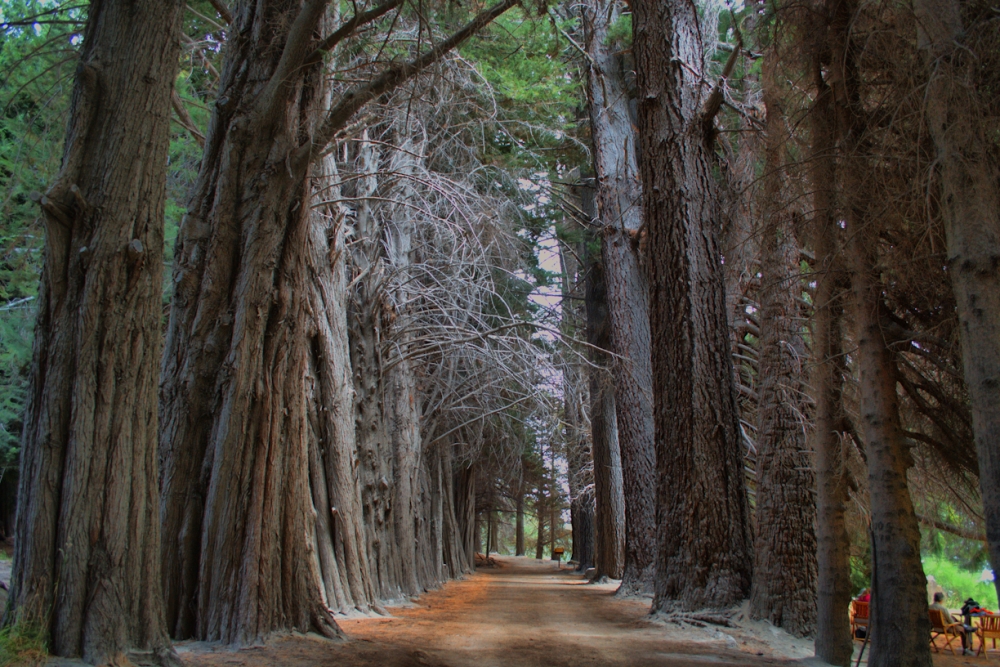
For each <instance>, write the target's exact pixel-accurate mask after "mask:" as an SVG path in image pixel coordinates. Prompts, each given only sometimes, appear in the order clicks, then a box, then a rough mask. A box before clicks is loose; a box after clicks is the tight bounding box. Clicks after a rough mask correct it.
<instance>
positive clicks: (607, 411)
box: [580, 186, 625, 579]
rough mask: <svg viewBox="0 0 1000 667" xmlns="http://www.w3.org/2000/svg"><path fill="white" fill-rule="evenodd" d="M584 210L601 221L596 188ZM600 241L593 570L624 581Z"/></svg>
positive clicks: (592, 338)
mask: <svg viewBox="0 0 1000 667" xmlns="http://www.w3.org/2000/svg"><path fill="white" fill-rule="evenodd" d="M581 190H582V192H581V195H582V196H581V198H580V201H581V203H582V208H583V211H584V213H585V214H586V215H587V216H588V217H589V218H591V219H596V218H597V215H596V214H597V211H596V206H595V202H594V188H593V187H588V186H584V187H582V188H581ZM597 243H598V241H597V240H596V239H591V240H590V242H589V243H588V244H587V254H586V258H587V259H586V262H587V268H586V280H587V294H586V297H585V305H586V308H587V342H588V343H589V344H590V361H591V366H590V368H589V369H588V375H589V381H590V434H591V448H592V450H593V453H594V495H595V505H596V507H595V518H594V566H595V567H596V569H597V577H598V578H599V577H610V578H611V579H621V577H622V573H623V572H624V569H625V492H624V489H623V482H622V464H621V453H620V451H619V449H618V426H617V424H618V422H617V417H616V414H615V392H614V385H613V384H612V380H611V377H610V375H609V374H608V373H607V371H605V370H604V369H605V368H606V367H607V365H608V361H609V358H608V354H607V352H605V350H609V349H610V348H611V334H610V331H609V325H608V306H607V299H606V292H605V285H604V267H603V264H602V263H601V257H600V252H592V247H593V246H595V245H597Z"/></svg>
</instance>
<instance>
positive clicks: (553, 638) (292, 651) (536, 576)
mask: <svg viewBox="0 0 1000 667" xmlns="http://www.w3.org/2000/svg"><path fill="white" fill-rule="evenodd" d="M498 560H499V561H500V564H501V566H502V567H500V568H498V569H481V570H480V571H479V572H477V573H476V574H475V575H473V576H471V577H469V578H468V579H466V580H464V581H455V582H451V583H449V584H447V585H446V586H445V587H444V588H442V589H441V590H438V591H434V592H431V593H427V594H425V595H423V596H421V597H420V599H419V600H417V602H416V603H415V604H414V605H412V606H409V607H401V608H394V609H393V610H392V613H393V617H391V618H360V619H346V620H345V619H341V620H339V621H338V622H339V623H340V626H341V628H343V630H344V632H345V633H346V634H347V635H348V636H349V637H350V640H349V641H346V642H328V641H325V640H321V639H319V638H313V637H308V636H306V637H288V638H284V639H279V640H276V641H272V642H270V643H269V644H268V645H267V646H265V647H261V648H252V649H244V650H241V651H224V650H223V651H214V652H206V651H205V649H204V648H202V647H201V646H200V645H190V644H189V645H184V644H183V643H182V644H181V645H179V646H178V649H179V650H180V651H181V654H182V657H183V659H184V662H185V664H189V665H192V666H193V665H198V666H204V667H218V666H221V665H246V666H248V667H250V666H258V665H260V666H263V665H288V666H291V667H297V666H299V665H302V666H305V665H357V666H359V667H367V666H372V667H374V666H375V665H385V666H386V667H404V666H411V665H427V666H432V667H445V666H447V667H472V666H475V667H494V666H504V667H510V666H522V665H523V666H525V667H535V666H538V667H541V666H543V665H544V666H546V667H587V666H589V665H609V666H617V665H621V666H625V665H630V666H634V665H650V666H652V667H656V666H660V665H663V666H670V667H695V666H698V667H701V666H703V665H706V664H709V665H793V664H797V663H795V662H794V661H790V660H785V659H781V658H777V657H768V656H767V655H764V656H758V655H756V653H757V652H758V651H760V652H765V649H764V647H763V646H755V645H751V644H741V643H740V641H739V640H737V639H733V638H731V637H730V638H726V637H725V636H723V635H720V634H718V633H716V634H715V636H714V637H713V636H711V634H710V633H709V632H705V631H698V634H699V635H700V636H701V637H702V638H701V639H700V640H699V639H698V638H696V639H695V640H694V641H692V640H689V639H686V638H684V637H681V638H678V633H677V632H674V631H670V630H669V629H665V628H664V627H663V626H661V625H656V624H653V623H651V622H650V621H649V620H647V617H646V614H647V611H648V608H649V603H648V601H643V600H635V601H633V600H618V599H615V598H614V587H613V586H608V585H605V586H594V585H589V584H587V583H586V581H585V580H584V579H583V578H582V577H580V576H579V575H573V574H571V573H569V572H568V571H567V570H566V569H565V568H564V569H563V570H561V571H557V570H556V565H555V564H554V563H550V562H545V561H535V560H533V559H527V558H516V559H515V558H499V559H498ZM685 632H686V633H688V634H690V630H687V631H685Z"/></svg>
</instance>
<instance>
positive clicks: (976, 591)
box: [924, 556, 1000, 611]
mask: <svg viewBox="0 0 1000 667" xmlns="http://www.w3.org/2000/svg"><path fill="white" fill-rule="evenodd" d="M924 574H926V575H934V578H935V579H936V580H937V582H938V583H939V584H940V585H941V588H943V589H944V595H945V600H944V604H945V606H946V607H948V608H949V609H952V608H954V609H957V608H959V607H961V606H962V603H963V602H965V600H966V598H970V597H971V598H974V599H975V600H976V602H978V603H979V604H981V605H983V606H984V607H986V608H987V609H990V610H992V611H998V609H1000V608H998V605H997V591H996V588H995V587H994V585H993V582H992V581H987V582H981V581H979V577H980V575H981V574H982V571H978V572H970V571H969V570H964V569H962V568H961V567H959V566H958V565H956V564H955V563H953V562H952V561H950V560H948V559H946V558H939V557H937V556H927V557H926V558H924Z"/></svg>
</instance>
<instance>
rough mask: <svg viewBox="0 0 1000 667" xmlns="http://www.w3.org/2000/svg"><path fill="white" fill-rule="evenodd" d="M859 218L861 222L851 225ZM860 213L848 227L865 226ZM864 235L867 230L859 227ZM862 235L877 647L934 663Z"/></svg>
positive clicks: (860, 295) (908, 665)
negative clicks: (861, 223)
mask: <svg viewBox="0 0 1000 667" xmlns="http://www.w3.org/2000/svg"><path fill="white" fill-rule="evenodd" d="M852 223H854V224H852ZM860 228H861V227H860V225H859V224H858V221H857V219H856V218H851V219H849V220H848V229H849V230H850V229H853V230H858V229H860ZM855 234H857V236H864V235H863V234H859V233H858V232H857V231H855ZM862 243H865V245H869V247H871V245H870V244H872V240H871V239H869V238H866V239H864V241H856V242H855V247H854V248H853V252H852V253H851V254H852V255H853V256H854V258H855V273H854V277H853V281H854V294H855V308H856V311H855V316H856V318H857V326H858V352H857V363H858V367H859V368H860V375H861V382H860V385H861V386H860V401H861V422H862V425H863V430H864V433H863V437H864V440H865V451H866V453H867V455H868V482H869V489H870V494H871V499H870V502H871V535H872V587H871V588H872V604H871V653H870V654H869V656H868V664H869V665H872V666H876V665H877V666H878V667H889V666H890V665H892V666H896V667H930V665H931V655H930V649H929V647H928V642H927V638H928V637H929V636H930V629H931V627H930V622H929V621H928V619H927V580H926V578H925V576H924V569H923V565H922V564H921V562H920V527H919V525H918V523H917V517H916V514H915V513H914V511H913V502H912V500H911V499H910V491H909V488H908V487H907V481H906V471H907V469H908V468H909V467H910V465H912V461H911V459H910V454H909V451H908V449H907V447H906V444H905V442H904V439H903V434H902V431H901V429H900V426H899V406H898V398H897V395H896V369H895V365H894V362H893V358H892V352H891V351H890V350H889V348H888V346H887V345H886V341H885V339H884V338H883V334H882V332H883V330H884V327H885V326H886V324H887V323H888V319H887V317H886V316H885V306H884V305H883V303H882V296H881V295H882V292H881V285H880V283H879V282H878V280H877V279H876V278H875V277H874V276H873V275H872V263H873V262H872V258H871V255H870V254H869V253H868V252H866V251H865V250H864V248H862V247H859V246H861V244H862Z"/></svg>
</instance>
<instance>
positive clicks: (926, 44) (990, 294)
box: [914, 0, 1000, 591]
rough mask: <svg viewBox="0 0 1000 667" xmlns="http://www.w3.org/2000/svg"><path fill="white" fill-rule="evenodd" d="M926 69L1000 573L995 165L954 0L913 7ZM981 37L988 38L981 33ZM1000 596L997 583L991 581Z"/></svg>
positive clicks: (974, 66)
mask: <svg viewBox="0 0 1000 667" xmlns="http://www.w3.org/2000/svg"><path fill="white" fill-rule="evenodd" d="M914 11H915V12H916V15H917V26H918V37H919V44H918V46H919V47H920V50H921V52H922V53H923V57H924V61H925V63H926V64H927V69H928V85H927V92H926V95H925V97H924V100H925V103H926V106H925V109H924V115H925V116H926V118H927V127H928V129H929V130H930V134H931V137H932V138H933V139H934V145H935V147H936V148H937V166H938V170H939V173H940V188H941V193H940V204H939V205H940V210H941V215H942V217H943V219H944V224H945V234H946V237H947V242H948V275H949V276H951V284H952V290H953V291H954V292H955V302H956V303H957V304H958V318H959V323H960V326H959V334H960V336H961V340H962V366H963V370H964V373H965V382H966V386H967V387H968V391H969V402H970V404H971V407H972V425H973V430H974V432H975V438H976V450H977V452H978V455H979V457H978V458H979V486H980V489H981V491H982V496H983V512H984V516H985V519H986V541H987V545H988V547H989V551H990V562H991V563H993V564H997V563H1000V448H998V447H997V443H998V442H1000V410H998V409H997V406H998V405H1000V262H998V259H997V258H1000V156H998V154H997V148H996V142H995V139H993V140H991V139H989V138H988V135H989V134H990V133H991V132H992V131H993V128H992V127H991V126H990V125H989V124H988V123H987V122H984V121H985V119H986V118H987V117H988V114H985V113H984V112H983V107H984V103H985V100H983V99H981V98H980V94H979V90H980V89H981V88H980V87H978V86H977V81H976V77H977V70H978V69H979V68H980V65H979V64H978V63H979V59H978V58H977V56H976V53H975V47H974V46H972V47H971V48H970V40H969V39H967V36H966V26H965V25H964V24H965V20H964V18H963V16H962V4H961V3H960V2H957V0H917V1H916V2H915V3H914ZM987 30H990V29H989V28H987ZM994 585H995V586H996V587H997V590H998V591H1000V577H996V578H994Z"/></svg>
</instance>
